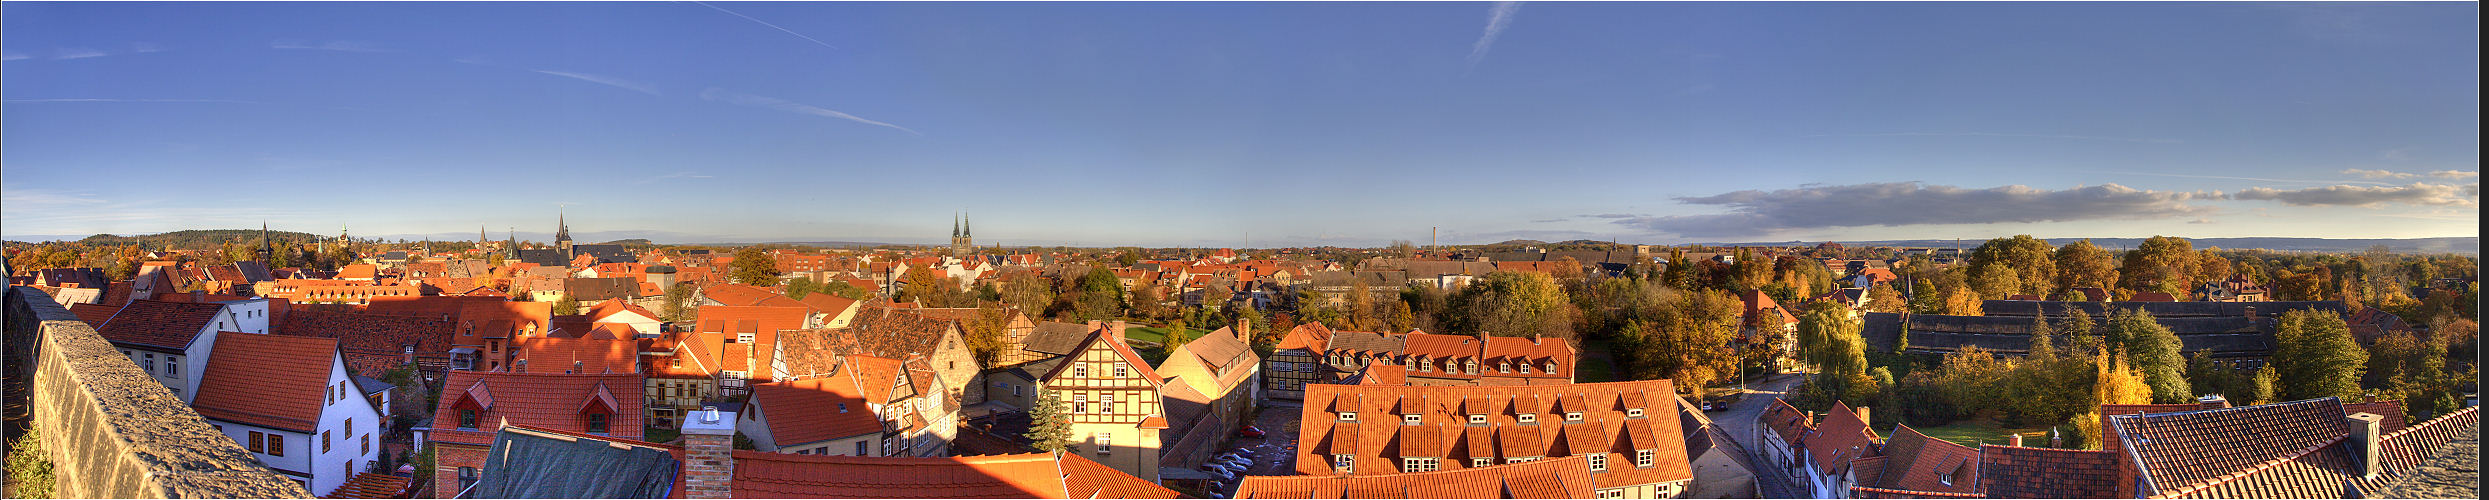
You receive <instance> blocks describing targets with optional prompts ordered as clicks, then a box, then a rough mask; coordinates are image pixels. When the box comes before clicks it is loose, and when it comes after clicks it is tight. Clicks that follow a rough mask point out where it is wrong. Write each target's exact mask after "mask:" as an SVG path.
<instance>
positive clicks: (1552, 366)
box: [1547, 360, 1556, 375]
mask: <svg viewBox="0 0 2489 500" xmlns="http://www.w3.org/2000/svg"><path fill="white" fill-rule="evenodd" d="M1555 373H1556V362H1555V361H1552V360H1551V361H1548V362H1547V374H1548V375H1554V374H1555Z"/></svg>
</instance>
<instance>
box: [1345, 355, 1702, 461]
mask: <svg viewBox="0 0 2489 500" xmlns="http://www.w3.org/2000/svg"><path fill="white" fill-rule="evenodd" d="M1635 393H1639V396H1640V400H1641V401H1644V402H1647V404H1651V405H1653V407H1650V408H1644V409H1643V414H1644V415H1645V416H1644V417H1627V416H1626V410H1627V408H1625V406H1627V405H1630V404H1631V402H1632V401H1633V398H1629V397H1626V395H1628V394H1635ZM1673 396H1674V385H1673V384H1672V383H1671V382H1670V381H1668V380H1643V381H1633V382H1609V383H1597V384H1562V385H1530V386H1372V385H1333V384H1316V385H1309V386H1306V393H1305V405H1304V410H1303V412H1304V416H1303V418H1302V420H1301V421H1300V422H1301V423H1300V424H1299V425H1300V426H1301V427H1300V434H1298V439H1299V445H1298V447H1297V458H1296V464H1297V465H1296V472H1298V473H1300V474H1306V475H1334V474H1337V473H1338V472H1337V471H1335V470H1334V469H1333V468H1332V458H1333V455H1343V454H1346V455H1355V456H1356V465H1355V467H1354V470H1353V471H1351V472H1352V473H1353V474H1354V475H1358V476H1364V475H1375V474H1389V473H1397V472H1401V466H1402V462H1401V460H1400V459H1401V458H1404V457H1435V458H1438V459H1439V461H1438V467H1439V468H1440V469H1441V470H1455V469H1466V468H1469V463H1470V462H1469V459H1470V458H1473V457H1482V458H1493V459H1496V462H1497V463H1503V462H1506V461H1509V460H1510V459H1513V458H1530V457H1561V456H1569V455H1579V454H1584V453H1605V454H1607V455H1608V458H1607V463H1608V464H1609V467H1608V470H1607V472H1600V473H1597V476H1598V478H1597V482H1598V483H1599V484H1603V485H1613V486H1624V485H1638V484H1651V483H1662V482H1670V481H1679V480H1685V479H1691V478H1692V477H1693V471H1692V469H1691V468H1690V466H1689V465H1688V462H1687V460H1688V457H1687V455H1686V449H1685V440H1684V436H1685V433H1684V432H1682V430H1681V429H1680V428H1679V427H1680V424H1679V422H1678V420H1677V418H1676V410H1677V408H1675V406H1676V401H1677V399H1676V398H1675V397H1673ZM1420 398H1422V401H1421V400H1420ZM1413 409H1414V410H1422V413H1420V415H1422V417H1421V422H1422V424H1421V425H1419V426H1415V427H1411V426H1405V425H1403V422H1402V420H1401V419H1402V416H1403V415H1404V414H1403V413H1401V412H1404V411H1410V410H1413ZM1476 409H1484V410H1486V411H1488V413H1487V414H1486V418H1487V422H1488V423H1487V424H1486V425H1482V426H1475V427H1472V426H1468V425H1467V421H1468V416H1469V415H1470V414H1469V413H1468V412H1469V411H1475V410H1476ZM1342 411H1353V412H1357V413H1358V417H1357V419H1358V420H1357V421H1354V422H1348V421H1342V420H1340V418H1339V417H1340V413H1341V412H1342ZM1569 411H1581V412H1582V413H1583V419H1582V420H1581V421H1578V422H1568V421H1566V420H1565V417H1564V413H1563V412H1569ZM1521 413H1531V414H1536V415H1537V416H1538V418H1537V423H1535V424H1524V423H1520V422H1519V419H1518V417H1517V415H1518V414H1521ZM1634 427H1642V428H1641V429H1634ZM1482 431H1483V433H1482ZM1488 434H1491V435H1492V436H1491V437H1490V436H1489V435H1488ZM1452 435H1458V436H1460V437H1461V439H1450V438H1449V436H1452ZM1490 442H1491V443H1493V446H1491V447H1489V446H1487V444H1486V443H1490ZM1639 446H1648V447H1649V448H1638V447H1639ZM1482 448H1483V449H1482ZM1639 449H1650V450H1653V453H1654V454H1655V455H1654V456H1655V460H1654V461H1653V466H1652V467H1650V468H1639V467H1635V466H1633V461H1632V460H1633V454H1634V453H1635V451H1636V450H1639Z"/></svg>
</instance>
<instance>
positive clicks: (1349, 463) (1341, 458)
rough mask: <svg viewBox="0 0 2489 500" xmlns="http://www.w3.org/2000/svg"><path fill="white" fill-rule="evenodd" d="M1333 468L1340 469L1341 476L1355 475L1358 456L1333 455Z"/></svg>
mask: <svg viewBox="0 0 2489 500" xmlns="http://www.w3.org/2000/svg"><path fill="white" fill-rule="evenodd" d="M1331 468H1333V469H1339V471H1340V473H1341V474H1354V473H1356V472H1357V456H1356V455H1350V454H1346V453H1338V454H1333V455H1331Z"/></svg>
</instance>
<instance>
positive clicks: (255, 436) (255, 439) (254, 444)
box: [247, 431, 267, 453]
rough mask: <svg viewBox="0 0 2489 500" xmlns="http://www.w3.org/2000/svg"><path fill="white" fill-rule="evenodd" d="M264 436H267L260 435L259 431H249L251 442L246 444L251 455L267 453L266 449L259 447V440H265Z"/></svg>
mask: <svg viewBox="0 0 2489 500" xmlns="http://www.w3.org/2000/svg"><path fill="white" fill-rule="evenodd" d="M266 436H267V434H261V433H260V432H259V431H251V440H250V442H249V443H247V444H248V445H249V446H250V448H251V453H266V452H267V448H265V447H262V446H260V440H262V439H266Z"/></svg>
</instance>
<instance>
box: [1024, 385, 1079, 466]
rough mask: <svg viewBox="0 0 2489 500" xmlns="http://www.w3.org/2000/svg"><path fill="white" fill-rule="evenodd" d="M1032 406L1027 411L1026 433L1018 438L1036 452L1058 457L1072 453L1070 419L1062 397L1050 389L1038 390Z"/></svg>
mask: <svg viewBox="0 0 2489 500" xmlns="http://www.w3.org/2000/svg"><path fill="white" fill-rule="evenodd" d="M1034 406H1035V407H1034V408H1030V409H1029V411H1028V418H1029V424H1028V433H1026V434H1021V435H1020V437H1023V438H1027V439H1028V440H1029V446H1030V447H1033V448H1037V450H1038V451H1044V452H1051V453H1055V454H1058V455H1059V454H1062V453H1063V452H1066V451H1073V450H1072V449H1071V447H1072V443H1073V442H1074V441H1073V438H1072V418H1071V414H1070V413H1069V412H1067V411H1066V408H1064V407H1063V406H1064V405H1063V397H1062V396H1061V395H1059V394H1056V393H1055V392H1054V388H1052V387H1044V388H1039V389H1038V390H1037V402H1036V404H1035V405H1034Z"/></svg>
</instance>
